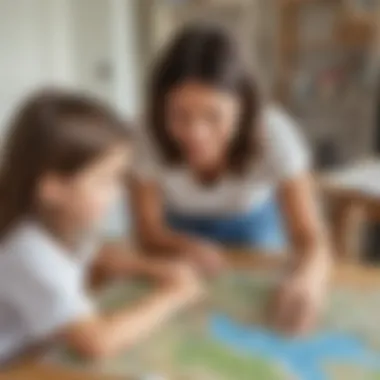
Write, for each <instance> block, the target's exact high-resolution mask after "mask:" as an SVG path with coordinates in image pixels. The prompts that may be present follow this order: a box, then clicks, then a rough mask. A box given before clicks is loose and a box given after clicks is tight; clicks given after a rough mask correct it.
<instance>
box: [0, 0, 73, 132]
mask: <svg viewBox="0 0 380 380" xmlns="http://www.w3.org/2000/svg"><path fill="white" fill-rule="evenodd" d="M64 2H65V0H33V1H30V0H0V83H1V88H0V126H3V125H4V123H5V122H6V121H7V120H8V117H9V115H10V113H11V112H12V110H13V108H14V106H15V104H17V103H18V102H19V101H20V98H22V97H23V96H25V94H26V93H28V92H30V91H31V90H33V89H35V88H36V87H40V86H41V85H48V84H51V83H62V84H67V83H68V82H69V78H68V77H69V76H70V73H69V69H68V67H69V66H68V62H69V60H70V59H69V55H70V54H69V50H68V45H67V42H68V41H66V40H65V38H62V37H63V36H66V25H65V23H64V22H63V21H62V20H65V19H67V18H66V14H65V13H64V11H65V9H64V6H63V5H64ZM62 15H63V17H62ZM58 46H60V48H58Z"/></svg>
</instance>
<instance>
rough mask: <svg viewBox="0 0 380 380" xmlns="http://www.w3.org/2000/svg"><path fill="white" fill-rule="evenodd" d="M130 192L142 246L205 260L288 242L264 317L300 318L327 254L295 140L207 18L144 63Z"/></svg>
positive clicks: (214, 263) (322, 275) (307, 318)
mask: <svg viewBox="0 0 380 380" xmlns="http://www.w3.org/2000/svg"><path fill="white" fill-rule="evenodd" d="M134 200H135V202H134V205H135V207H136V210H135V215H136V218H137V228H138V232H139V235H140V238H141V241H142V242H143V243H144V244H145V245H146V246H149V248H151V249H155V250H162V251H166V252H172V253H173V254H178V255H179V254H180V253H182V255H187V257H190V258H191V259H192V260H194V261H195V262H197V263H200V264H201V265H202V266H203V267H206V268H208V269H210V268H212V269H215V267H218V266H219V265H220V264H221V262H222V259H221V258H222V254H221V253H222V251H223V248H222V246H226V245H231V246H250V247H256V248H259V249H263V250H266V251H278V250H279V249H280V250H281V249H282V250H283V249H285V248H286V247H285V246H286V243H287V242H288V243H289V244H291V246H292V252H294V258H295V260H294V262H293V263H294V270H293V271H292V272H291V276H289V277H288V278H287V279H286V281H285V282H284V284H283V286H282V287H281V292H280V297H278V302H279V304H278V312H277V313H276V318H277V317H278V321H277V322H278V323H280V324H282V323H284V322H285V323H286V324H287V325H288V327H291V328H295V329H301V330H302V329H307V328H308V327H309V326H310V324H311V323H312V319H313V318H314V317H315V315H316V311H317V309H318V308H319V307H320V304H321V299H322V294H323V290H324V286H325V282H326V274H327V271H328V267H329V256H328V252H327V244H326V239H325V233H324V231H323V228H322V224H321V221H320V218H319V216H318V212H317V208H316V204H315V201H314V196H313V189H312V184H311V180H310V176H309V158H308V154H307V150H306V148H305V147H304V145H303V142H302V140H301V138H300V136H299V135H298V134H297V132H296V130H295V126H294V123H293V121H292V120H291V119H290V118H288V117H287V116H286V115H285V114H283V113H282V112H281V111H280V110H277V109H275V108H273V107H269V106H267V107H264V106H262V105H261V104H260V101H259V96H258V91H257V88H256V85H255V82H254V80H253V79H252V78H251V76H250V75H249V73H248V71H247V69H246V67H245V65H244V62H243V59H242V58H241V54H240V52H239V49H238V45H237V44H236V43H235V41H234V40H233V38H232V37H231V36H229V35H228V33H226V32H225V31H224V30H223V29H221V28H219V27H217V26H210V25H194V26H190V27H187V28H186V29H185V30H184V31H183V32H182V33H181V34H180V35H179V36H177V37H176V38H175V39H174V41H173V43H172V44H171V45H170V46H169V48H168V50H167V51H166V52H165V54H164V55H163V56H162V57H161V60H160V61H159V62H158V63H157V64H156V66H155V69H154V71H153V77H152V82H151V87H150V89H149V109H148V120H147V124H146V126H145V127H144V128H141V129H140V130H139V136H138V159H137V163H136V176H135V184H134ZM277 204H278V205H279V209H280V210H281V217H282V219H283V224H282V223H281V217H280V213H279V212H278V208H277ZM282 227H284V228H282ZM283 231H286V235H287V236H285V233H284V232H283ZM295 311H297V312H295Z"/></svg>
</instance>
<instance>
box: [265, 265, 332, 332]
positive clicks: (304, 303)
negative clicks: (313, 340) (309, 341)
mask: <svg viewBox="0 0 380 380" xmlns="http://www.w3.org/2000/svg"><path fill="white" fill-rule="evenodd" d="M328 272H329V264H328V263H327V262H326V263H322V262H321V260H313V262H311V261H310V262H309V263H305V264H304V265H302V266H300V267H299V268H297V269H296V270H294V271H293V272H292V273H291V275H290V276H288V277H287V278H286V279H285V281H284V282H283V283H282V284H281V286H280V288H279V289H278V291H277V293H276V295H275V298H274V304H273V306H274V309H272V311H273V318H272V322H273V324H274V326H275V327H276V328H277V329H279V330H281V331H283V332H285V333H290V334H300V335H303V334H307V333H308V332H310V330H312V329H313V328H314V327H315V324H316V323H317V320H318V317H319V315H320V313H321V311H322V309H323V306H324V299H325V294H326V290H327V284H328Z"/></svg>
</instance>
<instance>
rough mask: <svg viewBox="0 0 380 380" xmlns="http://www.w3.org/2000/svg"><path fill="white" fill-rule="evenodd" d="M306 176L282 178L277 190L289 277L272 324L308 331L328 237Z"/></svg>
mask: <svg viewBox="0 0 380 380" xmlns="http://www.w3.org/2000/svg"><path fill="white" fill-rule="evenodd" d="M314 189H315V187H314V185H313V180H312V178H311V176H310V175H307V174H305V175H300V176H298V177H296V178H293V179H289V180H285V181H284V182H283V183H282V184H281V186H280V188H279V191H278V196H279V201H280V205H281V209H282V214H283V217H284V222H285V226H286V228H287V232H288V236H289V240H290V245H291V247H290V250H291V252H293V253H294V256H293V257H292V258H293V260H292V266H291V269H292V270H291V273H290V276H289V277H288V278H287V279H286V281H285V282H284V284H282V287H281V289H280V292H279V294H278V297H277V312H276V313H275V319H276V321H275V323H276V324H277V325H278V326H279V327H280V328H282V329H285V330H291V331H296V332H305V331H307V330H309V329H310V328H311V327H312V325H313V324H314V322H315V318H316V317H317V316H318V312H319V311H320V309H321V307H322V303H323V299H324V293H325V291H326V286H327V283H328V279H329V274H330V269H331V264H332V257H331V251H330V246H329V239H328V236H327V231H326V229H325V226H324V223H323V220H322V216H321V212H320V209H319V205H318V200H317V196H316V194H315V190H314Z"/></svg>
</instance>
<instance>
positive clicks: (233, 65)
mask: <svg viewBox="0 0 380 380" xmlns="http://www.w3.org/2000/svg"><path fill="white" fill-rule="evenodd" d="M187 80H197V81H200V82H201V83H206V84H209V85H211V86H215V87H217V88H221V89H224V90H227V91H230V92H232V93H235V94H237V95H238V96H239V98H240V102H241V105H242V109H243V112H242V115H241V118H240V122H239V126H238V127H239V132H238V133H237V136H236V138H235V140H234V141H233V142H232V144H231V146H230V150H229V165H230V169H232V170H233V171H241V170H242V169H244V168H245V167H246V164H247V163H248V162H249V161H250V160H251V159H252V156H253V154H255V153H256V152H257V145H258V144H257V138H256V135H257V134H258V133H257V132H258V131H257V129H258V127H257V124H258V116H259V112H260V104H259V94H258V86H257V84H256V82H255V81H254V79H253V77H252V76H251V74H250V73H249V72H248V70H247V68H246V65H245V63H244V59H243V57H242V54H241V50H240V49H239V45H238V43H237V42H236V41H235V39H234V37H233V35H231V34H230V33H229V32H228V31H227V30H226V29H225V28H223V27H221V26H220V25H217V24H208V23H206V24H199V23H196V24H191V25H189V26H187V27H185V28H184V29H183V30H182V31H181V32H180V33H179V34H178V35H177V37H176V38H175V39H174V40H173V41H172V43H171V44H170V45H169V47H168V49H167V50H166V51H165V52H164V54H163V56H162V57H161V58H160V59H159V60H158V62H157V63H156V65H155V67H154V69H153V73H152V78H151V83H150V88H149V90H148V94H149V95H148V96H149V98H148V127H149V128H150V130H149V132H150V133H151V135H152V138H153V140H154V141H155V142H156V145H157V146H158V149H159V152H160V153H161V156H162V159H163V160H164V161H165V162H166V163H168V164H176V163H179V162H181V161H182V159H183V157H182V154H181V151H180V149H179V147H178V146H177V144H176V143H175V141H173V139H172V138H171V136H170V134H169V133H168V131H167V128H166V125H167V122H166V115H165V102H166V98H167V95H168V93H169V92H170V91H171V90H172V89H173V88H174V87H176V86H177V85H179V84H180V83H183V82H185V81H187Z"/></svg>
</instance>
